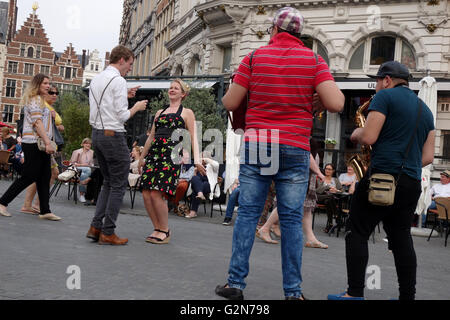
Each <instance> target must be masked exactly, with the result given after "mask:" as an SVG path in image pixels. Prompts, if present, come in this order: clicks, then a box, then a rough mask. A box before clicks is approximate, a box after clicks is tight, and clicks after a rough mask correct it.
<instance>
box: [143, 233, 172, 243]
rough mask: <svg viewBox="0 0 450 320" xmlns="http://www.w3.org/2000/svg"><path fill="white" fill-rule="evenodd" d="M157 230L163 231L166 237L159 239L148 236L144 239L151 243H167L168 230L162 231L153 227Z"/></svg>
mask: <svg viewBox="0 0 450 320" xmlns="http://www.w3.org/2000/svg"><path fill="white" fill-rule="evenodd" d="M155 231H157V232H161V233H164V234H165V235H166V237H165V238H164V239H160V238H157V237H152V236H148V237H147V239H145V241H146V242H149V243H153V244H168V243H169V241H170V230H169V231H167V232H166V231H162V230H159V229H155Z"/></svg>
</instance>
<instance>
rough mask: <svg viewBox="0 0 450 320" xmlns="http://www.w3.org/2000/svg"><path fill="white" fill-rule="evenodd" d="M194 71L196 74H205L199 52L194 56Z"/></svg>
mask: <svg viewBox="0 0 450 320" xmlns="http://www.w3.org/2000/svg"><path fill="white" fill-rule="evenodd" d="M192 72H193V73H194V75H201V74H203V68H202V62H201V61H200V57H199V56H198V55H197V54H196V55H195V56H194V58H192Z"/></svg>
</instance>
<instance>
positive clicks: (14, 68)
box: [8, 61, 19, 73]
mask: <svg viewBox="0 0 450 320" xmlns="http://www.w3.org/2000/svg"><path fill="white" fill-rule="evenodd" d="M18 65H19V64H18V63H17V62H13V61H9V62H8V73H17V67H18Z"/></svg>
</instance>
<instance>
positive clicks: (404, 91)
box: [328, 61, 435, 300]
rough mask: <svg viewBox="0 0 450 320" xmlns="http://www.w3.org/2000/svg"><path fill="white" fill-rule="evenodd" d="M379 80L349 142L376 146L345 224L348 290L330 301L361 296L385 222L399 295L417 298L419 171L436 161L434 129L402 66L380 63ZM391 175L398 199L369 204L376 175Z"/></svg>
mask: <svg viewBox="0 0 450 320" xmlns="http://www.w3.org/2000/svg"><path fill="white" fill-rule="evenodd" d="M369 77H371V78H374V79H376V81H377V84H376V92H377V93H376V95H375V96H374V98H373V100H372V102H371V104H370V106H369V109H368V111H369V114H368V117H367V120H366V123H365V126H364V127H363V128H357V129H356V130H355V131H354V132H353V134H352V136H351V140H352V141H353V142H355V143H359V144H361V145H367V146H372V152H371V161H370V166H369V170H368V172H366V173H365V175H364V177H363V179H362V180H361V181H360V183H358V186H357V188H356V190H355V193H354V195H353V199H352V205H351V208H350V218H349V220H348V225H347V230H348V233H347V236H346V239H345V240H346V258H347V277H348V289H347V291H346V292H344V293H341V294H337V295H329V296H328V299H329V300H363V299H364V282H365V273H366V267H367V262H368V259H369V253H368V245H367V241H368V239H369V237H370V235H371V233H372V231H373V230H374V229H375V227H376V226H377V224H378V223H379V222H381V221H382V222H383V226H384V230H385V231H386V234H387V237H388V240H389V247H390V248H391V249H392V252H393V255H394V260H395V267H396V270H397V276H398V282H399V291H400V295H399V299H400V300H413V299H414V298H415V293H416V288H415V286H416V269H417V261H416V254H415V251H414V245H413V241H412V237H411V222H412V218H413V215H414V211H415V208H416V205H417V201H418V199H419V196H420V193H421V182H420V180H421V169H422V167H423V166H426V165H428V164H430V163H432V162H433V159H434V139H435V130H434V122H433V115H432V113H431V111H430V109H429V108H428V107H427V106H426V104H425V103H423V102H422V101H421V100H420V99H418V97H417V96H416V94H415V93H414V92H413V91H412V90H411V89H409V87H408V85H409V80H410V79H411V78H412V77H411V75H410V73H409V70H408V68H407V67H406V66H404V65H403V64H401V63H399V62H396V61H389V62H386V63H384V64H382V65H381V67H380V69H379V70H378V73H377V75H375V76H369ZM377 173H383V174H390V175H392V177H393V178H394V179H395V181H396V191H395V196H394V202H393V204H392V205H390V206H379V205H374V204H372V203H370V202H369V199H368V191H369V178H370V176H371V175H372V174H377Z"/></svg>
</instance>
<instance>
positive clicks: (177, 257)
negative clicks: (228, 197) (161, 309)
mask: <svg viewBox="0 0 450 320" xmlns="http://www.w3.org/2000/svg"><path fill="white" fill-rule="evenodd" d="M10 184H11V181H0V193H3V192H4V191H5V190H6V189H7V188H8V187H9V185H10ZM65 188H66V187H65V186H64V187H63V188H61V191H60V193H59V194H58V196H57V197H56V198H52V199H51V202H50V206H51V208H52V211H53V212H54V213H55V214H57V215H59V216H61V217H62V218H63V220H62V221H61V222H50V221H42V220H39V219H38V218H37V217H36V216H31V215H27V214H23V213H20V212H19V210H20V207H21V205H22V203H23V198H24V195H25V193H23V194H21V195H20V196H19V197H18V198H17V199H16V200H14V201H13V203H11V205H10V206H9V211H10V212H11V214H12V215H13V217H12V218H5V217H1V216H0V245H1V250H0V270H1V272H0V299H13V300H15V299H77V300H78V299H81V300H99V299H106V300H116V299H125V300H128V299H152V300H173V299H177V300H215V299H221V298H219V297H217V296H216V295H215V294H214V288H215V287H216V286H217V285H218V284H224V283H225V282H226V279H227V269H228V264H229V258H230V253H231V240H232V232H233V228H232V226H228V227H227V226H223V225H222V224H221V223H222V221H223V217H221V216H220V212H217V211H215V212H214V217H213V218H210V217H209V210H208V208H207V215H206V216H205V215H204V213H203V208H202V207H200V210H199V217H198V218H196V219H193V220H188V219H185V218H181V217H177V216H175V215H174V214H172V213H171V214H170V216H169V224H170V228H171V231H172V234H173V236H172V240H171V242H170V244H168V245H162V246H157V245H152V244H148V243H146V242H145V237H146V236H147V235H148V234H150V233H151V232H152V225H151V222H150V220H149V218H148V217H147V215H146V212H145V209H144V206H143V201H142V196H141V195H140V194H137V196H136V203H135V209H134V210H131V209H130V208H131V202H130V196H129V194H128V193H127V194H126V195H125V198H124V204H123V207H122V210H121V213H122V214H121V215H120V216H119V219H118V222H117V226H118V228H117V230H116V231H117V234H118V235H119V236H121V237H128V238H129V244H128V245H127V246H124V247H111V246H99V245H97V244H95V243H92V242H91V241H90V240H89V239H87V238H86V237H85V235H86V232H87V230H88V228H89V224H90V221H91V219H92V217H93V214H94V209H95V208H94V207H86V206H84V205H82V204H80V203H78V204H77V205H76V204H75V203H74V201H73V200H70V201H68V200H67V189H65ZM223 210H225V208H223ZM325 219H326V217H325V215H323V214H322V215H320V216H319V217H316V227H315V232H316V235H317V236H318V238H319V239H320V240H321V241H323V242H325V243H327V244H328V245H329V249H328V250H321V249H306V248H305V250H304V252H303V269H302V274H303V290H304V294H305V296H306V297H307V298H309V299H314V300H324V299H326V296H327V294H329V293H339V292H342V291H343V290H345V288H346V266H345V242H344V237H343V235H340V236H339V238H337V237H336V236H335V235H333V236H331V237H328V235H325V234H324V233H323V232H322V231H321V229H322V228H323V227H324V225H325ZM383 237H384V232H383V230H382V231H381V234H378V231H377V232H376V242H375V244H373V242H372V241H370V242H369V250H370V254H371V256H370V261H369V265H372V264H373V265H375V264H376V265H378V266H380V268H381V288H382V289H381V290H366V297H367V298H368V299H369V300H380V299H385V298H388V299H389V298H396V297H397V296H398V294H397V278H396V274H395V267H394V261H393V257H392V254H391V253H389V251H388V250H387V245H386V243H385V242H384V241H382V238H383ZM414 242H415V247H416V253H417V258H418V265H419V267H418V274H417V298H418V299H424V300H429V299H450V291H449V290H448V288H447V286H445V285H443V284H445V283H447V282H449V280H450V254H449V253H450V251H449V250H450V246H449V247H447V248H445V247H444V240H443V238H433V239H431V240H430V242H427V241H426V238H418V237H414ZM72 265H76V266H78V267H79V268H80V270H81V290H69V289H68V288H67V286H66V282H67V280H68V278H69V276H70V274H67V273H66V271H67V268H68V267H69V266H72ZM244 295H245V298H246V299H249V300H280V299H283V298H284V297H283V290H282V279H281V258H280V247H279V245H270V244H266V243H263V242H262V241H260V240H259V239H256V240H255V244H254V248H253V252H252V256H251V261H250V274H249V277H248V278H247V289H246V290H245V292H244Z"/></svg>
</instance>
